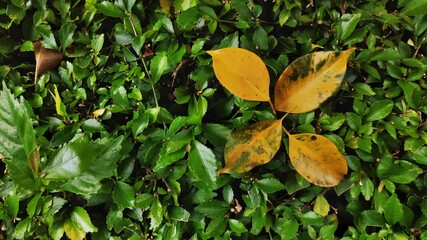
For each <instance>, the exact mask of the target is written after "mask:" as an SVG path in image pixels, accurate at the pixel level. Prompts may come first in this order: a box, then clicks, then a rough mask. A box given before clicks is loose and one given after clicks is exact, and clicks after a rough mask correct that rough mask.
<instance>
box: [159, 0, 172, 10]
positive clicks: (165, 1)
mask: <svg viewBox="0 0 427 240" xmlns="http://www.w3.org/2000/svg"><path fill="white" fill-rule="evenodd" d="M160 6H161V7H162V12H163V13H169V11H170V8H171V1H170V0H160Z"/></svg>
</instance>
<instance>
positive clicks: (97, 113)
mask: <svg viewBox="0 0 427 240" xmlns="http://www.w3.org/2000/svg"><path fill="white" fill-rule="evenodd" d="M104 112H105V108H100V109H98V110H95V111H93V113H92V114H93V116H94V117H96V118H97V117H99V116H101V115H102V114H104Z"/></svg>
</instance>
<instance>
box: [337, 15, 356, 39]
mask: <svg viewBox="0 0 427 240" xmlns="http://www.w3.org/2000/svg"><path fill="white" fill-rule="evenodd" d="M361 16H362V14H360V13H357V14H353V15H352V14H348V13H347V14H344V15H343V16H342V17H341V21H340V23H339V24H338V26H337V30H338V34H339V37H340V40H341V41H342V40H345V39H347V38H348V37H349V36H350V35H351V33H352V32H353V31H354V29H355V28H356V26H357V23H359V20H360V17H361Z"/></svg>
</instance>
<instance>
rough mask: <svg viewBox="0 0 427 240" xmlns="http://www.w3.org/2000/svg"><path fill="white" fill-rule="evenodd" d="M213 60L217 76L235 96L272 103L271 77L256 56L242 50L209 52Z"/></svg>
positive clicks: (228, 49)
mask: <svg viewBox="0 0 427 240" xmlns="http://www.w3.org/2000/svg"><path fill="white" fill-rule="evenodd" d="M207 53H208V54H209V55H211V56H212V58H213V68H214V71H215V75H216V77H217V78H218V80H219V81H220V82H221V84H222V85H223V86H224V87H225V88H227V89H228V90H229V91H230V92H232V93H233V94H234V95H236V96H238V97H240V98H243V99H246V100H253V101H270V96H269V91H268V88H269V85H270V77H269V75H268V71H267V67H266V66H265V64H264V62H263V61H262V60H261V58H259V57H258V56H257V55H256V54H254V53H252V52H250V51H248V50H245V49H241V48H223V49H219V50H211V51H207Z"/></svg>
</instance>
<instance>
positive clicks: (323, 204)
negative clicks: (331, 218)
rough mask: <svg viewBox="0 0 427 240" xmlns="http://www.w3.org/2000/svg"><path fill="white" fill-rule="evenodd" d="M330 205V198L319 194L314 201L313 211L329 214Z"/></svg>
mask: <svg viewBox="0 0 427 240" xmlns="http://www.w3.org/2000/svg"><path fill="white" fill-rule="evenodd" d="M329 209H330V205H329V203H328V200H326V198H325V197H324V196H323V195H322V194H319V195H317V197H316V201H315V202H314V207H313V211H314V212H315V213H317V214H319V215H321V216H323V217H325V216H327V215H328V213H329Z"/></svg>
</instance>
